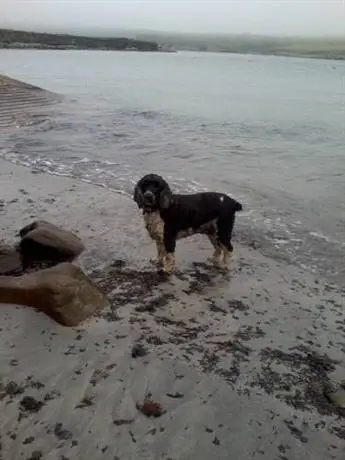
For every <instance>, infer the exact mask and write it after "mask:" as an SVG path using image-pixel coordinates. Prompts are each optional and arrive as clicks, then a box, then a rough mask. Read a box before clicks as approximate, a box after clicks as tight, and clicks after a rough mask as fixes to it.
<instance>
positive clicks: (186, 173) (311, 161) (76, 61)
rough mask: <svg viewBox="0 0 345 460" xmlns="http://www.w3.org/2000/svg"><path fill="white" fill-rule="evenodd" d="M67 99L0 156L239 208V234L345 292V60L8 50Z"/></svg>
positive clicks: (10, 136) (2, 57) (36, 79)
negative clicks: (224, 196)
mask: <svg viewBox="0 0 345 460" xmlns="http://www.w3.org/2000/svg"><path fill="white" fill-rule="evenodd" d="M0 73H5V74H7V75H9V76H11V77H15V78H19V79H23V80H25V81H28V82H30V83H33V84H36V85H39V86H42V87H44V88H46V89H50V90H52V91H56V92H59V93H61V94H63V95H65V100H64V102H62V103H61V104H58V105H56V106H54V107H49V108H45V109H43V110H40V111H36V113H35V116H34V117H33V118H32V119H31V121H30V124H29V126H27V127H25V128H22V129H16V130H14V131H8V132H2V133H1V137H0V155H1V156H2V157H4V158H7V159H9V160H10V161H13V162H17V163H20V164H25V165H28V166H33V165H35V166H39V167H42V168H44V169H46V170H47V171H50V172H52V173H55V174H63V175H72V176H76V177H79V178H81V179H83V180H88V181H90V182H93V183H95V184H101V185H104V186H106V187H109V188H112V189H115V190H118V191H119V192H122V193H127V194H131V193H132V189H133V184H134V182H135V181H136V180H137V179H138V178H139V177H140V176H141V175H142V174H144V173H147V172H157V173H161V174H163V175H164V176H166V177H167V178H168V179H169V181H170V182H171V184H172V185H173V187H174V188H175V189H176V190H178V191H193V190H203V189H214V190H219V191H223V192H227V193H230V194H232V195H234V196H235V197H236V198H237V199H239V200H240V201H242V203H243V204H244V211H243V213H241V214H239V215H238V218H237V223H236V235H235V236H236V239H237V240H240V241H243V242H246V243H248V244H251V245H254V246H255V247H259V248H260V249H261V250H262V251H263V252H265V253H266V254H269V255H271V256H272V257H281V258H283V259H286V260H288V261H289V262H292V263H296V264H298V265H302V266H304V267H306V269H311V270H313V271H315V272H316V273H320V274H322V275H324V276H326V277H327V278H328V279H329V280H331V281H333V282H336V283H341V284H345V263H344V257H345V202H344V196H345V177H344V176H345V153H344V143H345V63H344V62H340V61H328V60H312V59H294V58H282V57H279V58H278V57H269V56H250V55H247V56H242V55H229V54H210V53H187V52H184V53H177V54H161V53H159V54H151V53H122V52H97V51H92V52H91V51H36V50H35V51H34V50H25V51H24V50H1V51H0Z"/></svg>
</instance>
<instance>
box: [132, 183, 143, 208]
mask: <svg viewBox="0 0 345 460" xmlns="http://www.w3.org/2000/svg"><path fill="white" fill-rule="evenodd" d="M133 199H134V201H135V202H136V203H137V205H138V207H139V209H141V208H142V207H143V205H144V195H143V192H142V191H141V187H140V186H139V185H137V186H136V187H135V189H134V195H133Z"/></svg>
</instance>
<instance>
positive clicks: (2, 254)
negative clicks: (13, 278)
mask: <svg viewBox="0 0 345 460" xmlns="http://www.w3.org/2000/svg"><path fill="white" fill-rule="evenodd" d="M22 271H23V266H22V261H21V257H20V254H19V253H18V252H17V251H16V250H15V249H14V248H12V247H11V246H8V245H7V244H4V243H1V242H0V276H3V275H17V274H20V273H21V272H22Z"/></svg>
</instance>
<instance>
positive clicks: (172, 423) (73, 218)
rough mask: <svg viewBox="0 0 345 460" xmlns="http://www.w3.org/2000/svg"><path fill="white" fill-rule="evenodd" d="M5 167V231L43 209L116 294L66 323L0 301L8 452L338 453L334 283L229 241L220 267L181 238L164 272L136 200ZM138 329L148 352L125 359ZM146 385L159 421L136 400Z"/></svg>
mask: <svg viewBox="0 0 345 460" xmlns="http://www.w3.org/2000/svg"><path fill="white" fill-rule="evenodd" d="M0 171H1V172H0V189H1V206H0V213H1V232H2V238H3V239H4V240H5V241H6V242H8V243H13V242H14V241H15V240H16V237H15V234H16V233H17V232H18V230H19V229H20V228H21V227H22V226H23V225H25V224H27V223H29V222H30V221H32V220H35V219H38V218H41V219H45V220H48V221H51V222H52V223H55V224H57V225H61V226H63V227H64V228H66V229H67V230H71V231H73V232H75V233H77V234H79V236H80V237H81V238H82V240H83V241H84V243H85V246H86V250H85V252H84V253H83V254H82V255H81V256H80V258H79V259H78V261H77V264H78V265H80V266H81V267H82V268H84V270H86V272H87V273H89V275H90V276H91V277H92V278H93V279H94V280H95V281H96V282H97V283H98V284H99V285H100V286H101V287H102V288H103V290H104V291H105V292H106V293H107V294H108V296H109V298H110V300H111V303H112V309H110V310H109V311H102V312H100V313H99V314H97V315H96V316H95V317H92V318H90V320H89V321H87V322H85V324H82V325H81V326H80V327H78V328H71V329H69V328H63V327H61V326H58V325H56V324H55V323H53V322H52V321H51V320H50V319H49V318H47V317H45V316H44V315H43V314H40V313H37V312H35V311H33V310H31V309H29V308H22V307H14V306H12V305H1V309H0V315H1V328H2V333H1V337H0V343H1V350H2V353H1V358H0V367H1V370H2V372H1V378H0V394H1V395H2V397H1V398H0V406H1V407H0V409H1V412H2V414H3V417H2V419H1V422H0V427H1V428H0V436H1V440H0V441H1V445H2V454H3V456H4V458H20V457H21V455H23V456H24V457H23V458H27V457H29V456H30V455H32V453H33V452H41V454H42V455H43V457H42V458H44V459H45V460H46V459H47V460H53V459H55V458H60V456H61V455H64V456H65V457H67V458H71V459H72V458H79V457H80V458H98V457H99V456H101V455H102V458H104V459H106V460H108V459H109V460H113V459H114V458H118V459H121V460H123V459H127V458H169V457H170V458H173V459H175V458H176V459H177V458H201V459H204V460H208V459H209V458H211V457H212V456H214V457H216V458H218V459H224V460H225V459H228V458H229V456H230V457H234V458H236V459H237V460H247V459H248V458H249V457H250V456H252V457H255V456H259V455H264V456H265V458H276V457H277V456H279V455H283V453H284V452H286V455H287V456H286V458H288V459H289V460H297V459H299V458H301V456H303V458H306V459H310V460H311V459H313V460H316V459H321V458H322V459H329V460H330V459H331V458H341V452H342V448H343V442H344V438H345V429H344V418H343V416H339V411H338V408H336V407H335V406H333V405H332V404H331V403H329V401H328V400H327V399H326V398H325V396H324V391H326V390H327V388H328V387H329V386H331V385H333V384H335V383H339V382H340V381H341V380H344V375H345V367H344V364H343V353H344V345H343V344H344V339H345V328H344V309H343V299H344V297H343V296H344V292H343V291H342V290H341V289H337V288H336V287H334V286H330V285H329V284H328V283H326V282H324V281H323V280H322V279H316V278H314V277H313V276H312V275H311V274H310V273H308V272H304V271H303V270H301V269H298V268H297V267H292V266H289V265H287V264H286V263H283V262H279V261H276V260H273V259H270V258H268V257H265V256H264V255H262V254H261V253H260V252H259V251H258V250H255V249H253V248H250V247H245V246H242V245H239V244H238V243H237V242H236V241H235V242H234V257H233V260H232V262H231V265H230V269H229V272H228V273H224V272H219V271H216V270H214V269H212V267H210V266H209V265H207V264H206V259H207V257H208V256H209V255H210V254H211V252H212V250H211V248H210V247H209V244H208V242H207V241H206V240H205V239H204V238H202V237H192V238H190V239H188V240H185V241H181V242H179V244H178V247H177V254H176V260H177V272H176V273H175V274H174V275H173V276H172V278H171V279H170V280H168V281H164V280H162V279H160V278H159V277H158V276H157V274H156V272H155V270H154V269H153V268H152V267H151V265H150V264H149V262H148V259H149V257H150V256H152V255H153V254H154V245H153V244H152V242H151V241H150V239H149V237H148V236H147V235H146V232H145V228H144V224H143V222H142V218H141V215H140V213H139V211H138V209H137V207H136V205H135V203H134V202H133V201H132V200H131V199H129V198H127V197H124V196H122V195H119V194H116V193H113V192H111V191H109V190H107V189H104V188H100V187H96V186H94V185H92V184H88V183H85V182H79V181H77V180H75V179H71V178H66V177H61V176H53V175H49V174H47V173H44V172H38V171H37V170H30V169H29V168H26V167H23V166H17V165H14V164H12V163H9V162H7V161H5V160H3V159H0ZM239 218H240V217H239ZM138 341H139V342H140V343H142V344H143V345H144V346H145V348H146V350H147V355H146V356H144V357H139V358H133V357H132V356H131V350H132V347H133V346H134V345H135V344H136V343H137V342H138ZM9 382H14V383H15V384H16V385H17V387H16V388H17V390H18V391H15V392H13V391H12V392H10V391H9V390H8V388H9V387H8V384H9ZM11 388H12V389H13V385H12V387H11ZM147 391H150V392H152V396H153V398H154V399H155V400H158V401H159V402H160V403H162V404H163V407H164V409H166V410H167V413H166V414H165V415H163V416H162V417H160V418H158V419H153V420H151V419H148V418H145V417H144V416H143V415H141V414H140V413H139V412H138V411H137V410H136V407H135V405H136V402H138V401H141V400H142V399H143V397H144V396H145V393H146V392H147ZM169 395H170V396H169ZM24 396H32V397H35V398H36V400H37V401H40V402H42V406H40V409H39V410H38V411H37V412H32V413H29V412H25V411H24V410H23V408H22V406H21V405H20V401H21V400H22V398H23V397H24ZM61 433H62V434H61ZM177 438H178V439H179V442H178V443H176V439H177ZM28 440H30V441H28ZM301 450H302V452H301ZM0 457H1V455H0ZM277 458H278V457H277Z"/></svg>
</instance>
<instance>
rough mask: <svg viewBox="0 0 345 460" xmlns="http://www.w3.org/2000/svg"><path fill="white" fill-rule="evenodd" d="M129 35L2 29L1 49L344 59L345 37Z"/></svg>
mask: <svg viewBox="0 0 345 460" xmlns="http://www.w3.org/2000/svg"><path fill="white" fill-rule="evenodd" d="M128 34H129V35H131V36H132V37H131V38H129V37H128V38H127V37H95V36H93V37H91V36H82V35H68V34H52V33H41V32H40V33H39V32H27V31H18V30H10V29H0V49H4V48H6V49H41V50H47V49H49V50H103V51H110V50H112V51H114V50H116V51H151V52H152V51H153V52H168V53H175V52H177V51H196V52H198V51H200V52H211V53H229V54H252V55H264V56H283V57H300V58H313V59H332V60H345V38H344V37H337V38H332V37H331V38H306V37H264V36H254V35H253V36H252V35H206V34H183V33H175V34H167V33H163V32H131V33H128Z"/></svg>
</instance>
